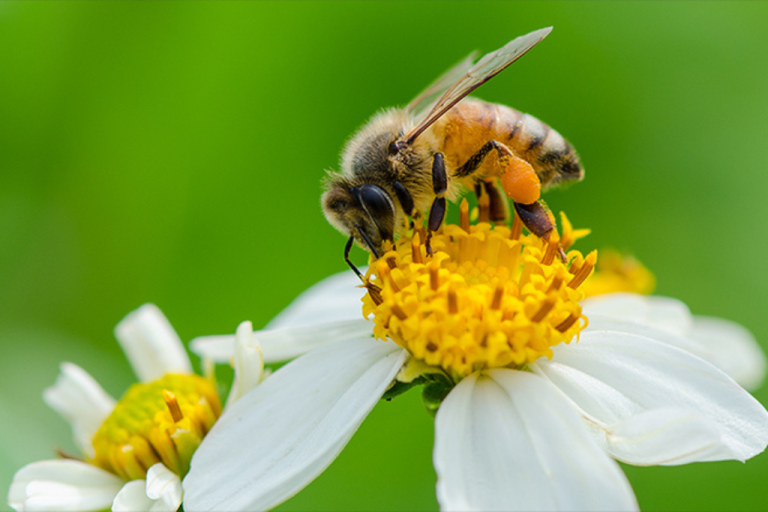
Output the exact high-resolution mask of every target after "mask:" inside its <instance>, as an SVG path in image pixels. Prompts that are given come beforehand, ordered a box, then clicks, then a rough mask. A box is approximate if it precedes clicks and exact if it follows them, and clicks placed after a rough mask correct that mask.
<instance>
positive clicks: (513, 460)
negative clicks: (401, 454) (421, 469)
mask: <svg viewBox="0 0 768 512" xmlns="http://www.w3.org/2000/svg"><path fill="white" fill-rule="evenodd" d="M434 463H435V469H436V470H437V474H438V481H437V499H438V502H439V503H440V508H441V510H488V511H490V510H524V511H528V510H636V509H637V508H638V507H637V502H636V500H635V497H634V494H633V493H632V488H631V487H630V485H629V482H627V479H626V477H625V476H624V474H623V473H622V472H621V469H620V468H619V466H618V464H616V463H615V462H614V461H613V460H612V459H611V458H610V457H608V455H607V454H606V453H605V452H604V451H603V450H602V448H600V446H598V444H597V443H595V442H594V440H593V439H592V438H591V437H590V434H589V433H588V431H587V429H586V427H585V426H584V424H583V422H582V420H581V418H580V417H579V415H578V414H577V413H576V411H575V410H574V409H573V407H572V406H571V405H570V404H569V403H568V402H567V401H566V400H565V399H563V398H562V397H561V396H560V395H559V394H558V392H557V390H555V389H554V387H553V386H552V385H551V384H550V383H549V382H547V381H546V379H542V378H540V377H538V376H536V375H533V374H530V373H528V372H520V371H515V370H492V371H490V372H488V373H487V374H481V375H479V376H478V374H472V375H470V376H469V377H467V378H466V379H464V380H462V381H461V382H460V383H459V384H458V385H457V386H456V387H455V388H454V389H453V390H452V391H451V392H450V393H449V395H448V397H447V398H446V399H445V401H444V402H443V404H442V405H441V406H440V409H439V410H438V413H437V418H436V423H435V452H434Z"/></svg>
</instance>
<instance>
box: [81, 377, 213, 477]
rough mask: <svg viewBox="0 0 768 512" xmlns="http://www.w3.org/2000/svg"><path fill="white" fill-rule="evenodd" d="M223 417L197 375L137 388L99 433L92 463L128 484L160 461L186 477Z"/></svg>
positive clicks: (209, 387) (210, 391)
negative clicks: (203, 442) (191, 464)
mask: <svg viewBox="0 0 768 512" xmlns="http://www.w3.org/2000/svg"><path fill="white" fill-rule="evenodd" d="M220 414H221V403H220V402H219V397H218V395H217V394H216V390H215V389H214V386H213V384H212V383H211V382H210V381H209V380H207V379H204V378H202V377H199V376H197V375H165V376H164V377H162V378H161V379H158V380H156V381H153V382H149V383H141V384H134V385H133V386H131V387H130V388H128V391H127V392H126V393H125V395H124V396H123V398H122V399H120V401H119V402H118V403H117V405H116V406H115V409H114V410H113V411H112V414H110V415H109V416H108V417H107V419H106V420H105V421H104V423H103V424H102V426H101V428H100V429H99V430H98V432H96V435H95V436H94V438H93V447H94V450H95V453H96V454H95V456H94V458H93V461H92V462H93V463H94V464H95V465H97V466H99V467H101V468H103V469H106V470H107V471H111V472H113V473H115V474H117V475H118V476H120V477H122V478H124V479H126V480H135V479H141V478H144V477H145V475H146V472H147V470H148V469H149V468H150V467H152V466H153V465H154V464H157V463H158V462H162V463H163V464H164V465H165V466H166V467H167V468H168V469H170V470H171V471H173V472H174V473H176V474H177V475H179V476H180V477H183V476H184V475H185V474H186V473H187V471H189V462H190V460H191V459H192V455H193V454H194V452H195V450H196V449H197V447H198V445H199V444H200V442H201V441H202V439H203V437H204V436H205V435H206V434H207V433H208V431H209V430H210V429H211V427H213V424H214V423H215V422H216V419H217V418H218V417H219V415H220Z"/></svg>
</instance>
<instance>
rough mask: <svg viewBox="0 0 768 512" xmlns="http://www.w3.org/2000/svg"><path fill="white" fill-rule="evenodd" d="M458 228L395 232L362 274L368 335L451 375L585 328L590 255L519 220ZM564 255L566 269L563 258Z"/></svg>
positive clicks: (538, 352) (540, 349)
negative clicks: (528, 231)
mask: <svg viewBox="0 0 768 512" xmlns="http://www.w3.org/2000/svg"><path fill="white" fill-rule="evenodd" d="M461 213H462V216H461V217H462V218H461V223H460V225H458V226H457V225H445V226H444V227H443V228H442V229H441V230H440V231H439V232H437V233H435V234H433V236H432V237H431V240H430V245H431V248H432V251H433V253H432V254H431V255H430V254H428V251H427V247H426V245H425V244H422V243H421V240H422V239H423V234H419V232H418V231H417V232H415V233H414V234H413V236H411V237H403V238H402V239H401V240H399V241H398V242H397V244H396V245H395V247H394V248H393V249H392V250H391V251H389V252H387V253H386V254H384V256H383V257H382V258H381V259H379V260H378V261H376V262H375V263H374V264H373V265H371V268H370V270H369V276H368V278H369V282H368V285H367V288H368V291H369V293H368V294H367V295H366V296H365V298H364V299H363V303H364V305H363V313H364V314H365V315H366V316H370V315H373V321H374V323H375V327H374V335H375V336H376V337H377V338H379V339H386V338H389V339H391V340H393V341H394V342H395V343H397V344H398V345H400V346H402V347H403V348H405V349H407V350H408V351H409V352H410V353H411V354H412V355H413V357H415V358H417V359H419V360H422V361H424V362H425V363H426V364H428V365H431V366H437V367H441V368H442V369H443V370H445V371H446V373H448V374H449V375H450V376H451V377H452V378H454V379H455V380H459V379H461V378H462V377H464V376H466V375H469V374H470V373H472V372H474V371H477V370H481V369H484V368H499V367H516V368H519V367H522V366H524V365H526V364H528V363H531V362H533V361H535V360H536V359H538V358H540V357H542V356H544V357H551V355H552V351H551V347H552V346H554V345H557V344H559V343H562V342H565V343H569V342H570V341H571V340H573V339H574V338H575V337H577V336H578V334H579V332H580V331H581V330H582V329H583V328H584V327H585V326H586V318H585V317H584V316H583V315H582V314H581V306H580V305H579V301H580V300H581V299H582V298H583V297H584V293H583V292H582V291H581V289H580V286H581V284H582V283H583V282H584V280H585V279H586V278H587V277H588V276H589V275H590V273H591V271H592V268H593V267H594V265H595V262H596V259H597V253H596V252H593V253H590V254H589V255H588V256H587V257H586V258H584V257H583V256H582V255H581V254H580V253H579V252H578V251H570V252H569V253H568V255H567V259H566V257H565V255H564V254H562V252H561V250H560V247H561V246H560V243H559V237H558V235H557V233H556V232H553V233H552V235H551V236H550V237H549V240H543V239H540V238H538V237H535V236H533V235H523V234H522V233H521V230H520V226H517V225H515V224H513V226H512V228H511V229H510V228H508V227H504V226H492V225H491V224H489V223H485V222H481V223H480V224H477V225H472V226H470V225H469V216H468V213H467V206H466V204H462V206H461ZM566 261H570V265H567V264H566Z"/></svg>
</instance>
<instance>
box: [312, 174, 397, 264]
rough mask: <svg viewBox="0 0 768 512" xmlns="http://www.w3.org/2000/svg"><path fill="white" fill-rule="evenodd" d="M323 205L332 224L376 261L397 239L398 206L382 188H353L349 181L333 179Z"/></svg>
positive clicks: (354, 186)
mask: <svg viewBox="0 0 768 512" xmlns="http://www.w3.org/2000/svg"><path fill="white" fill-rule="evenodd" d="M322 205H323V211H324V212H325V217H326V218H327V219H328V222H330V223H331V224H333V225H334V226H335V227H336V229H338V230H339V231H341V232H342V233H344V234H346V235H348V236H351V237H354V238H355V240H356V241H357V243H358V245H360V247H362V248H364V249H366V250H368V251H370V252H371V254H373V256H374V257H375V258H379V257H380V256H381V255H382V254H383V246H384V241H385V240H389V241H391V240H393V238H394V235H395V203H394V202H393V201H392V198H391V197H390V195H389V194H388V193H387V192H386V191H385V190H384V189H383V188H381V187H379V186H378V185H373V184H371V183H363V184H360V185H349V184H347V183H346V180H343V179H336V180H334V179H331V180H330V181H329V182H328V184H327V189H326V192H325V193H324V194H323V197H322Z"/></svg>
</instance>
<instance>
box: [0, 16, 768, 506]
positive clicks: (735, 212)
mask: <svg viewBox="0 0 768 512" xmlns="http://www.w3.org/2000/svg"><path fill="white" fill-rule="evenodd" d="M766 20H768V4H766V3H760V2H744V3H741V2H720V3H719V2H706V3H697V2H617V3H608V2H572V3H571V2H535V3H503V2H472V3H470V2H466V3H462V2H442V3H441V2H387V3H384V2H372V3H363V2H332V3H324V2H312V3H310V2H285V3H278V2H274V3H273V2H234V1H233V2H221V3H214V2H189V3H185V2H158V3H148V2H147V3H145V2H141V3H138V2H137V3H128V2H105V3H98V2H83V3H78V2H3V3H2V4H0V344H2V345H1V346H2V357H0V393H1V394H0V417H2V423H1V424H0V489H6V488H7V485H8V484H9V482H10V479H11V477H12V475H13V472H14V470H15V469H18V468H19V467H20V466H21V465H23V464H25V463H27V462H31V461H33V460H39V459H44V458H49V457H50V456H51V454H52V453H53V450H54V449H55V448H57V447H63V448H64V449H67V450H74V446H73V444H72V442H71V440H70V436H69V432H68V429H67V426H66V425H65V424H64V422H63V421H60V420H59V419H58V418H57V417H56V415H55V414H54V413H53V412H51V411H49V410H47V409H46V408H45V406H44V405H43V403H42V400H41V399H40V393H41V391H42V390H43V389H44V388H45V387H46V386H48V385H50V384H51V383H52V382H53V381H54V379H55V376H56V374H57V365H58V363H59V362H60V361H63V360H70V361H73V362H76V363H78V364H80V365H81V366H83V367H85V368H86V369H87V370H88V371H89V372H91V373H92V374H93V375H94V376H95V377H96V378H97V379H98V380H99V381H100V382H102V383H103V384H104V386H105V388H106V389H107V390H108V391H110V392H111V393H112V394H113V395H115V396H119V395H120V394H121V393H122V392H123V391H124V390H125V388H126V387H127V386H128V385H129V384H130V382H131V381H132V379H133V377H132V375H131V372H130V369H129V367H128V365H127V363H126V362H125V360H124V359H123V358H122V356H121V354H120V352H119V349H118V347H117V344H116V343H115V342H114V338H113V336H112V327H113V326H114V325H115V324H116V323H117V321H118V320H119V319H120V318H121V317H122V316H123V315H124V314H126V313H127V312H128V311H130V310H132V309H133V308H135V307H137V306H139V305H140V304H142V303H143V302H148V301H151V302H155V303H156V304H158V305H159V306H160V307H161V308H163V310H164V311H165V312H166V314H167V315H168V317H169V318H170V320H171V322H172V323H173V324H174V325H175V326H176V328H177V330H178V331H179V333H180V334H181V336H182V338H183V339H185V340H189V339H191V338H192V337H194V336H197V335H203V334H213V333H224V332H234V329H235V327H236V325H237V324H238V323H239V322H240V321H242V320H244V319H250V320H252V321H253V322H254V324H255V325H256V326H261V325H264V324H265V323H266V322H267V321H268V320H269V319H270V318H271V317H272V316H274V315H275V314H276V313H277V312H279V311H280V310H281V309H282V308H283V307H285V306H286V305H287V304H288V303H289V302H290V301H291V299H292V298H293V297H294V296H296V295H297V294H298V293H299V292H301V291H302V290H303V289H305V288H306V287H308V286H309V285H311V284H312V283H314V282H316V281H318V280H319V279H321V278H322V277H324V276H327V275H329V274H331V273H333V272H338V271H343V270H345V266H344V264H343V261H342V258H341V255H342V249H343V243H344V240H343V238H342V237H341V235H339V234H338V233H336V232H335V231H334V230H333V229H332V228H331V227H330V226H329V225H328V224H327V223H326V221H325V220H324V219H323V216H322V214H321V211H320V207H319V200H318V198H319V182H320V179H321V177H322V176H323V169H328V168H334V167H336V163H337V159H338V152H339V149H340V147H341V145H342V144H343V142H344V140H345V138H346V137H348V136H349V134H350V133H351V132H353V131H354V130H355V128H356V127H357V126H359V125H360V124H361V123H362V122H363V121H364V120H365V119H366V118H367V117H368V116H369V115H371V114H373V113H374V112H375V111H376V110H377V109H379V108H382V107H386V106H390V105H396V104H404V103H406V102H407V101H408V100H409V99H410V98H411V97H412V96H414V95H415V94H416V93H417V92H419V91H420V90H421V89H422V88H423V87H424V86H426V85H427V84H428V83H429V82H430V81H431V80H432V79H433V78H434V77H436V76H437V75H438V74H439V73H441V72H442V71H444V70H445V69H446V68H447V67H448V66H450V65H451V64H453V63H454V62H456V61H457V60H458V59H459V58H461V57H462V56H464V55H466V54H467V53H468V52H469V51H471V50H473V49H480V50H482V51H490V50H493V49H495V48H497V47H499V46H501V45H502V44H504V43H505V42H507V41H508V40H509V39H511V38H512V37H514V36H517V35H520V34H523V33H526V32H528V31H530V30H533V29H537V28H540V27H543V26H548V25H553V26H554V27H555V30H554V32H553V33H552V34H551V36H550V37H549V38H547V39H546V40H545V41H544V42H543V43H542V44H541V45H540V46H539V47H537V48H536V49H534V50H533V51H532V52H531V54H530V55H529V56H526V57H525V58H523V59H522V60H521V61H520V62H519V63H517V64H515V65H514V66H513V67H512V68H510V70H508V71H506V72H505V73H503V74H502V75H500V76H499V77H498V78H496V79H495V80H493V81H492V82H490V83H489V84H488V85H486V86H484V87H483V88H482V89H481V90H480V91H479V94H478V95H479V96H480V97H482V98H484V99H487V100H492V101H497V102H501V103H507V104H510V105H512V106H514V107H516V108H518V109H520V110H523V111H527V112H530V113H532V114H534V115H536V116H537V117H539V118H541V119H542V120H544V121H546V122H548V123H549V124H551V125H552V126H554V127H555V128H556V129H557V130H558V131H560V132H561V133H563V134H564V135H565V136H566V137H567V138H569V139H570V140H571V142H573V143H574V145H575V146H576V147H577V148H578V149H579V151H580V153H581V155H582V158H583V161H584V163H585V165H586V168H587V178H586V180H585V181H584V182H583V183H581V184H578V185H576V186H574V187H571V188H570V189H568V190H567V191H564V192H560V191H556V192H552V193H550V194H548V195H547V200H548V202H549V204H550V205H551V206H552V208H553V209H554V210H566V211H567V212H568V214H569V217H570V218H571V219H572V220H573V222H574V224H575V225H577V226H586V227H591V228H592V229H593V234H592V235H591V236H590V237H589V238H588V239H587V240H585V241H584V242H581V244H582V245H581V248H582V249H587V248H591V247H593V246H594V247H602V246H604V245H613V246H615V247H618V248H620V249H628V250H631V251H633V252H634V253H635V254H636V255H637V256H638V257H639V258H640V259H641V260H643V261H644V262H645V263H646V264H647V265H648V266H649V267H650V268H651V269H653V270H654V272H655V273H656V276H657V278H658V282H659V285H658V293H660V294H664V295H670V296H674V297H678V298H680V299H682V300H684V301H685V302H686V303H687V304H689V305H690V306H691V308H692V310H693V311H694V312H696V313H699V314H711V315H718V316H723V317H726V318H730V319H733V320H736V321H738V322H740V323H743V324H744V325H746V326H747V327H749V328H750V329H751V330H752V331H753V332H754V333H755V335H756V336H757V337H758V339H759V340H761V341H762V342H763V346H766V340H768V325H767V324H766V323H765V321H764V320H765V309H764V308H765V306H766V304H768V301H767V300H766V299H767V298H768V292H767V291H766V289H767V287H766V285H767V284H768V275H767V272H768V271H767V270H766V267H764V266H763V265H762V263H761V262H762V258H763V256H764V255H765V254H766V237H765V232H766V229H765V227H764V224H763V222H764V219H765V217H766V216H767V215H768V202H766V191H768V172H766V159H765V144H766V140H768V121H767V120H768V96H767V95H766V91H768V53H766V49H767V48H768V31H766V30H765V22H766ZM355 258H356V259H357V260H358V261H360V262H362V261H363V260H364V259H365V258H364V255H363V253H362V252H357V253H356V254H355ZM756 396H757V397H758V399H760V400H761V401H762V402H763V403H766V402H768V393H767V392H766V390H765V389H763V390H761V391H759V392H758V393H757V395H756ZM254 435H258V433H254ZM431 450H432V419H431V418H430V417H429V416H428V415H427V414H426V413H425V412H424V411H423V408H422V405H421V403H420V399H419V396H418V393H414V392H411V393H407V394H406V395H404V396H401V397H398V398H397V399H396V400H394V401H392V402H382V403H381V404H380V405H379V406H378V407H377V408H376V409H375V410H374V412H373V413H372V415H371V416H370V418H369V419H368V420H367V421H366V422H365V424H364V425H363V427H362V428H361V429H360V431H359V432H358V434H357V435H356V436H355V437H354V438H353V440H352V442H351V443H350V445H349V446H348V447H347V448H346V450H345V451H344V452H343V454H342V455H341V457H340V458H339V459H338V460H337V461H336V462H335V463H334V464H333V465H332V466H331V467H330V468H329V469H328V471H326V473H325V474H323V475H322V476H321V477H320V478H319V479H318V480H317V481H316V482H315V483H313V484H311V485H310V486H309V487H308V488H307V489H306V490H305V491H303V492H301V493H300V494H299V495H297V496H296V497H295V498H293V499H292V500H290V501H289V502H287V503H286V504H285V505H284V506H283V510H296V509H317V510H384V509H387V510H388V509H410V510H413V509H435V508H436V507H437V505H436V502H435V498H434V483H435V475H434V471H433V469H432V466H431ZM254 457H258V454H254ZM626 471H627V474H628V476H629V478H630V480H631V482H632V484H633V486H634V489H635V491H636V493H637V495H638V498H639V501H640V504H641V506H642V507H643V508H644V509H646V510H762V509H765V507H766V504H768V487H766V485H765V475H766V474H768V456H766V455H763V456H760V457H758V458H757V459H756V460H753V461H750V462H748V463H747V464H746V465H741V464H738V463H735V462H730V463H710V464H697V465H691V466H685V467H678V468H631V467H627V468H626Z"/></svg>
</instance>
